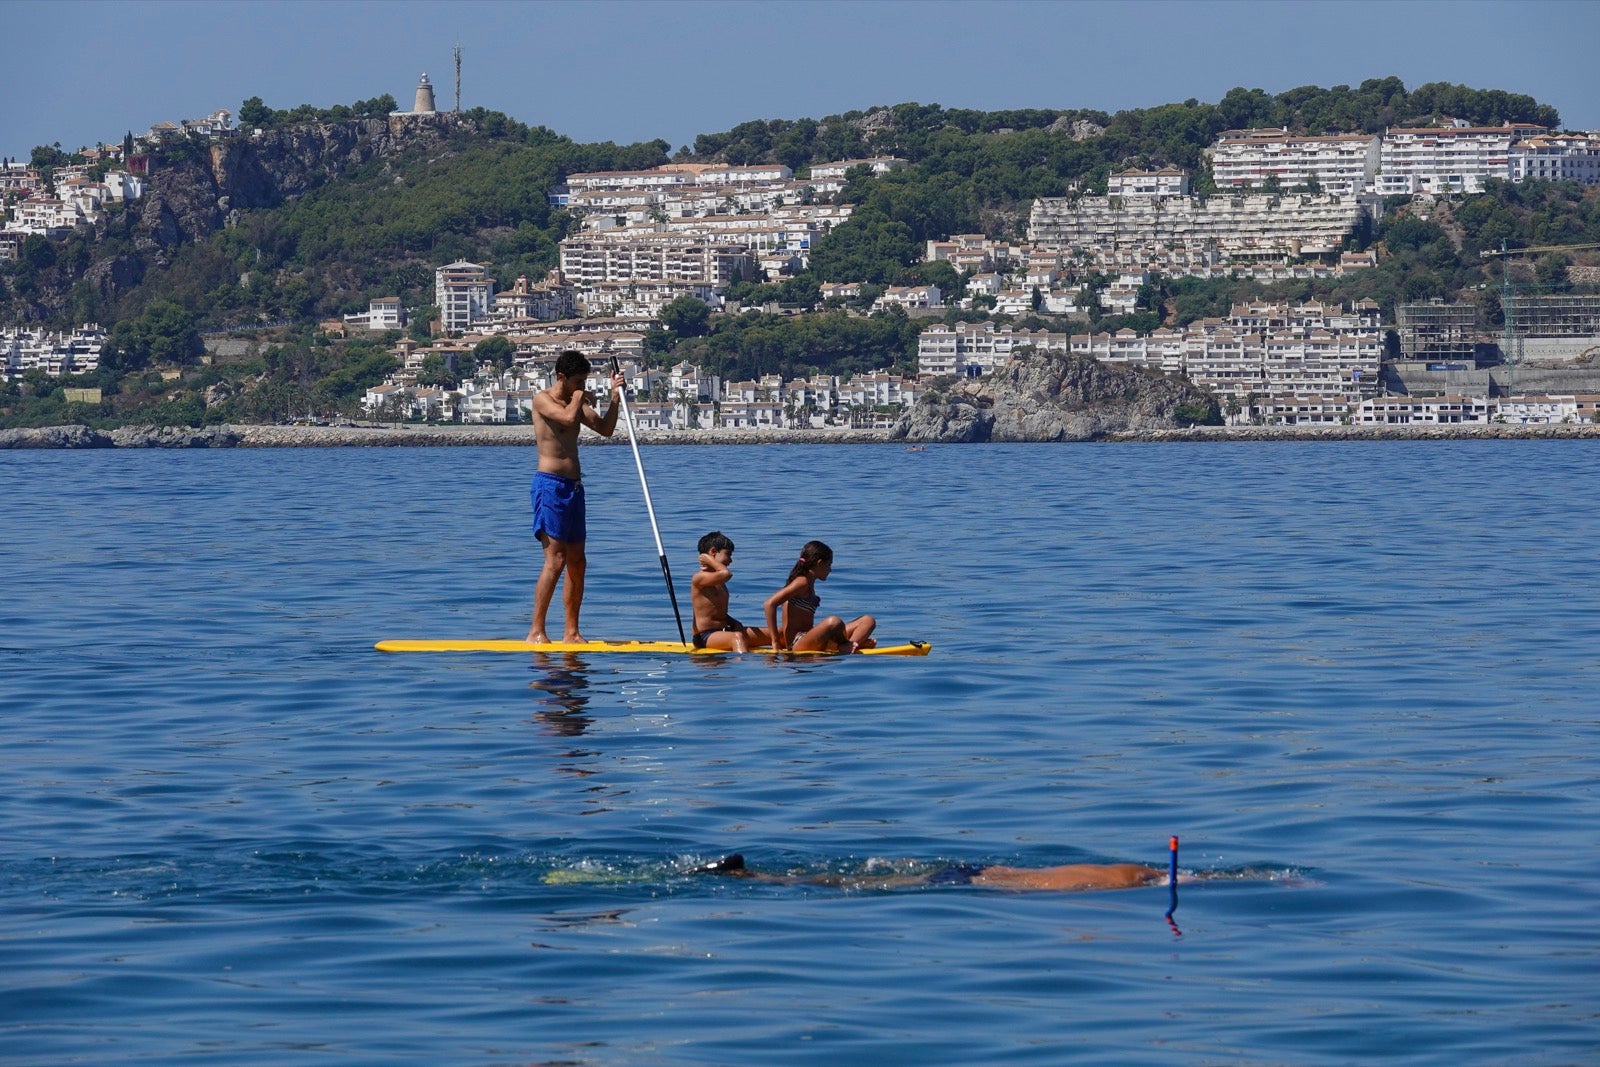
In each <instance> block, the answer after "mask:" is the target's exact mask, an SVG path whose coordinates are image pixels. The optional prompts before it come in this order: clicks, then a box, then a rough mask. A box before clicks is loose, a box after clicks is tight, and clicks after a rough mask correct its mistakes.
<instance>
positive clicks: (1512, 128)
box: [1377, 124, 1546, 196]
mask: <svg viewBox="0 0 1600 1067" xmlns="http://www.w3.org/2000/svg"><path fill="white" fill-rule="evenodd" d="M1544 132H1546V131H1545V128H1544V127H1543V126H1532V125H1525V124H1518V125H1512V124H1507V125H1505V126H1444V127H1437V128H1422V129H1404V128H1393V129H1390V130H1389V131H1388V132H1387V133H1385V134H1384V137H1383V146H1382V149H1381V150H1380V152H1379V159H1378V179H1377V190H1378V192H1379V193H1380V194H1382V195H1384V196H1399V195H1407V196H1414V195H1416V194H1418V193H1428V194H1435V195H1437V194H1442V193H1481V192H1482V191H1483V183H1484V181H1485V180H1486V179H1489V178H1502V179H1504V178H1509V177H1510V174H1511V170H1510V153H1511V146H1512V145H1513V144H1515V143H1517V142H1518V141H1520V140H1522V139H1523V138H1525V137H1533V136H1535V135H1537V134H1542V133H1544Z"/></svg>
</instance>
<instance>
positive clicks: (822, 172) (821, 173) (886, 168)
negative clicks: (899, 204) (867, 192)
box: [811, 156, 906, 179]
mask: <svg viewBox="0 0 1600 1067" xmlns="http://www.w3.org/2000/svg"><path fill="white" fill-rule="evenodd" d="M905 165H906V161H905V160H903V159H901V158H899V157H898V156H873V157H872V158H871V159H841V160H837V161H835V162H833V163H813V164H811V176H812V177H813V178H833V179H843V178H844V176H845V175H846V174H849V173H850V172H851V171H852V170H854V169H855V168H857V167H867V168H870V169H871V171H872V173H874V174H888V173H889V172H890V171H892V170H899V169H900V168H901V167H903V166H905Z"/></svg>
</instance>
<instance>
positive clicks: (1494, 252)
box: [1478, 241, 1600, 259]
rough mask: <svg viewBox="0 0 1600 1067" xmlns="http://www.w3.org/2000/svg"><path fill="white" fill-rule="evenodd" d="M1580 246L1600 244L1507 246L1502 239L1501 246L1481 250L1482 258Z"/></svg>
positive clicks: (1571, 248)
mask: <svg viewBox="0 0 1600 1067" xmlns="http://www.w3.org/2000/svg"><path fill="white" fill-rule="evenodd" d="M1580 248H1600V244H1592V245H1535V246H1534V247H1532V248H1507V247H1506V242H1504V241H1501V242H1500V247H1499V248H1491V249H1489V250H1488V251H1487V252H1479V253H1478V255H1479V257H1480V258H1482V259H1488V258H1489V257H1490V256H1520V255H1522V254H1523V253H1525V252H1576V251H1577V250H1578V249H1580Z"/></svg>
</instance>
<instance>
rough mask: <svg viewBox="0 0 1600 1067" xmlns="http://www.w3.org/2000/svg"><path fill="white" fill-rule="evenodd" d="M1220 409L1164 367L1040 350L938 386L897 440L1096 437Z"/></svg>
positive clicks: (899, 428) (1170, 424)
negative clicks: (987, 371)
mask: <svg viewBox="0 0 1600 1067" xmlns="http://www.w3.org/2000/svg"><path fill="white" fill-rule="evenodd" d="M1208 410H1215V401H1214V400H1213V399H1212V398H1211V395H1210V394H1209V393H1207V392H1205V391H1204V390H1203V389H1200V388H1199V387H1197V386H1195V385H1192V384H1190V383H1189V382H1186V381H1184V380H1182V379H1179V378H1173V377H1169V376H1167V375H1165V374H1162V373H1160V372H1158V371H1153V370H1149V369H1147V368H1144V367H1133V366H1128V365H1125V364H1115V363H1101V362H1099V361H1097V360H1094V359H1091V358H1089V357H1087V356H1075V355H1058V354H1055V353H1041V352H1035V353H1032V354H1025V355H1023V356H1021V357H1019V358H1017V359H1015V360H1013V361H1012V362H1010V363H1008V364H1006V365H1005V366H1004V367H1002V368H1000V369H999V370H997V371H996V372H994V373H993V374H988V375H985V376H983V377H981V378H969V379H966V380H962V381H955V382H951V383H950V384H949V385H948V386H947V387H945V388H938V387H935V388H932V389H929V390H928V391H927V392H925V393H923V395H922V396H920V397H919V398H918V399H917V402H916V404H915V405H914V406H913V407H912V408H911V410H910V411H909V412H907V413H906V414H905V416H903V417H902V418H901V419H900V421H899V423H897V424H896V425H895V427H894V429H893V430H892V431H890V436H891V437H892V438H894V439H896V440H899V439H905V440H910V441H931V442H939V443H949V444H955V443H964V442H978V441H1092V440H1097V439H1100V438H1103V437H1105V436H1107V435H1108V434H1112V433H1120V432H1129V431H1132V432H1143V431H1155V430H1164V429H1176V428H1177V427H1178V426H1179V425H1180V419H1179V417H1178V415H1179V412H1180V411H1186V412H1189V413H1190V414H1191V416H1192V417H1193V416H1194V415H1195V413H1203V412H1205V411H1208Z"/></svg>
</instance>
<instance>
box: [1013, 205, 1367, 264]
mask: <svg viewBox="0 0 1600 1067" xmlns="http://www.w3.org/2000/svg"><path fill="white" fill-rule="evenodd" d="M1377 207H1378V205H1377V203H1376V201H1375V200H1373V199H1369V198H1367V197H1363V196H1340V195H1338V194H1335V193H1318V194H1311V193H1299V194H1293V195H1282V196H1272V195H1268V194H1264V193H1260V194H1250V195H1233V196H1212V197H1207V198H1205V199H1204V200H1202V199H1200V198H1198V197H1130V198H1112V197H1104V196H1100V197H1083V198H1082V199H1080V200H1077V201H1073V200H1072V199H1070V198H1068V197H1040V198H1039V199H1037V200H1035V201H1034V202H1033V209H1032V211H1031V212H1030V213H1029V216H1028V240H1029V241H1030V242H1032V243H1034V244H1036V245H1042V246H1045V247H1053V248H1062V249H1076V250H1082V251H1085V252H1088V253H1090V254H1093V253H1095V252H1097V251H1100V250H1105V249H1120V248H1129V247H1137V246H1152V245H1158V246H1162V247H1165V248H1168V249H1177V250H1183V251H1185V252H1188V251H1191V250H1192V251H1196V252H1214V253H1220V254H1221V255H1222V256H1223V257H1224V258H1226V259H1230V260H1239V261H1249V260H1262V259H1273V258H1278V259H1284V258H1295V259H1298V258H1302V257H1314V256H1322V257H1332V256H1335V255H1337V253H1338V251H1339V247H1340V245H1341V244H1342V243H1343V241H1344V238H1345V235H1346V234H1348V233H1349V232H1350V231H1351V230H1352V229H1353V228H1354V227H1355V225H1356V224H1357V223H1358V222H1359V221H1360V219H1361V217H1362V215H1363V214H1364V213H1370V212H1372V211H1374V210H1375V209H1376V208H1377Z"/></svg>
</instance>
